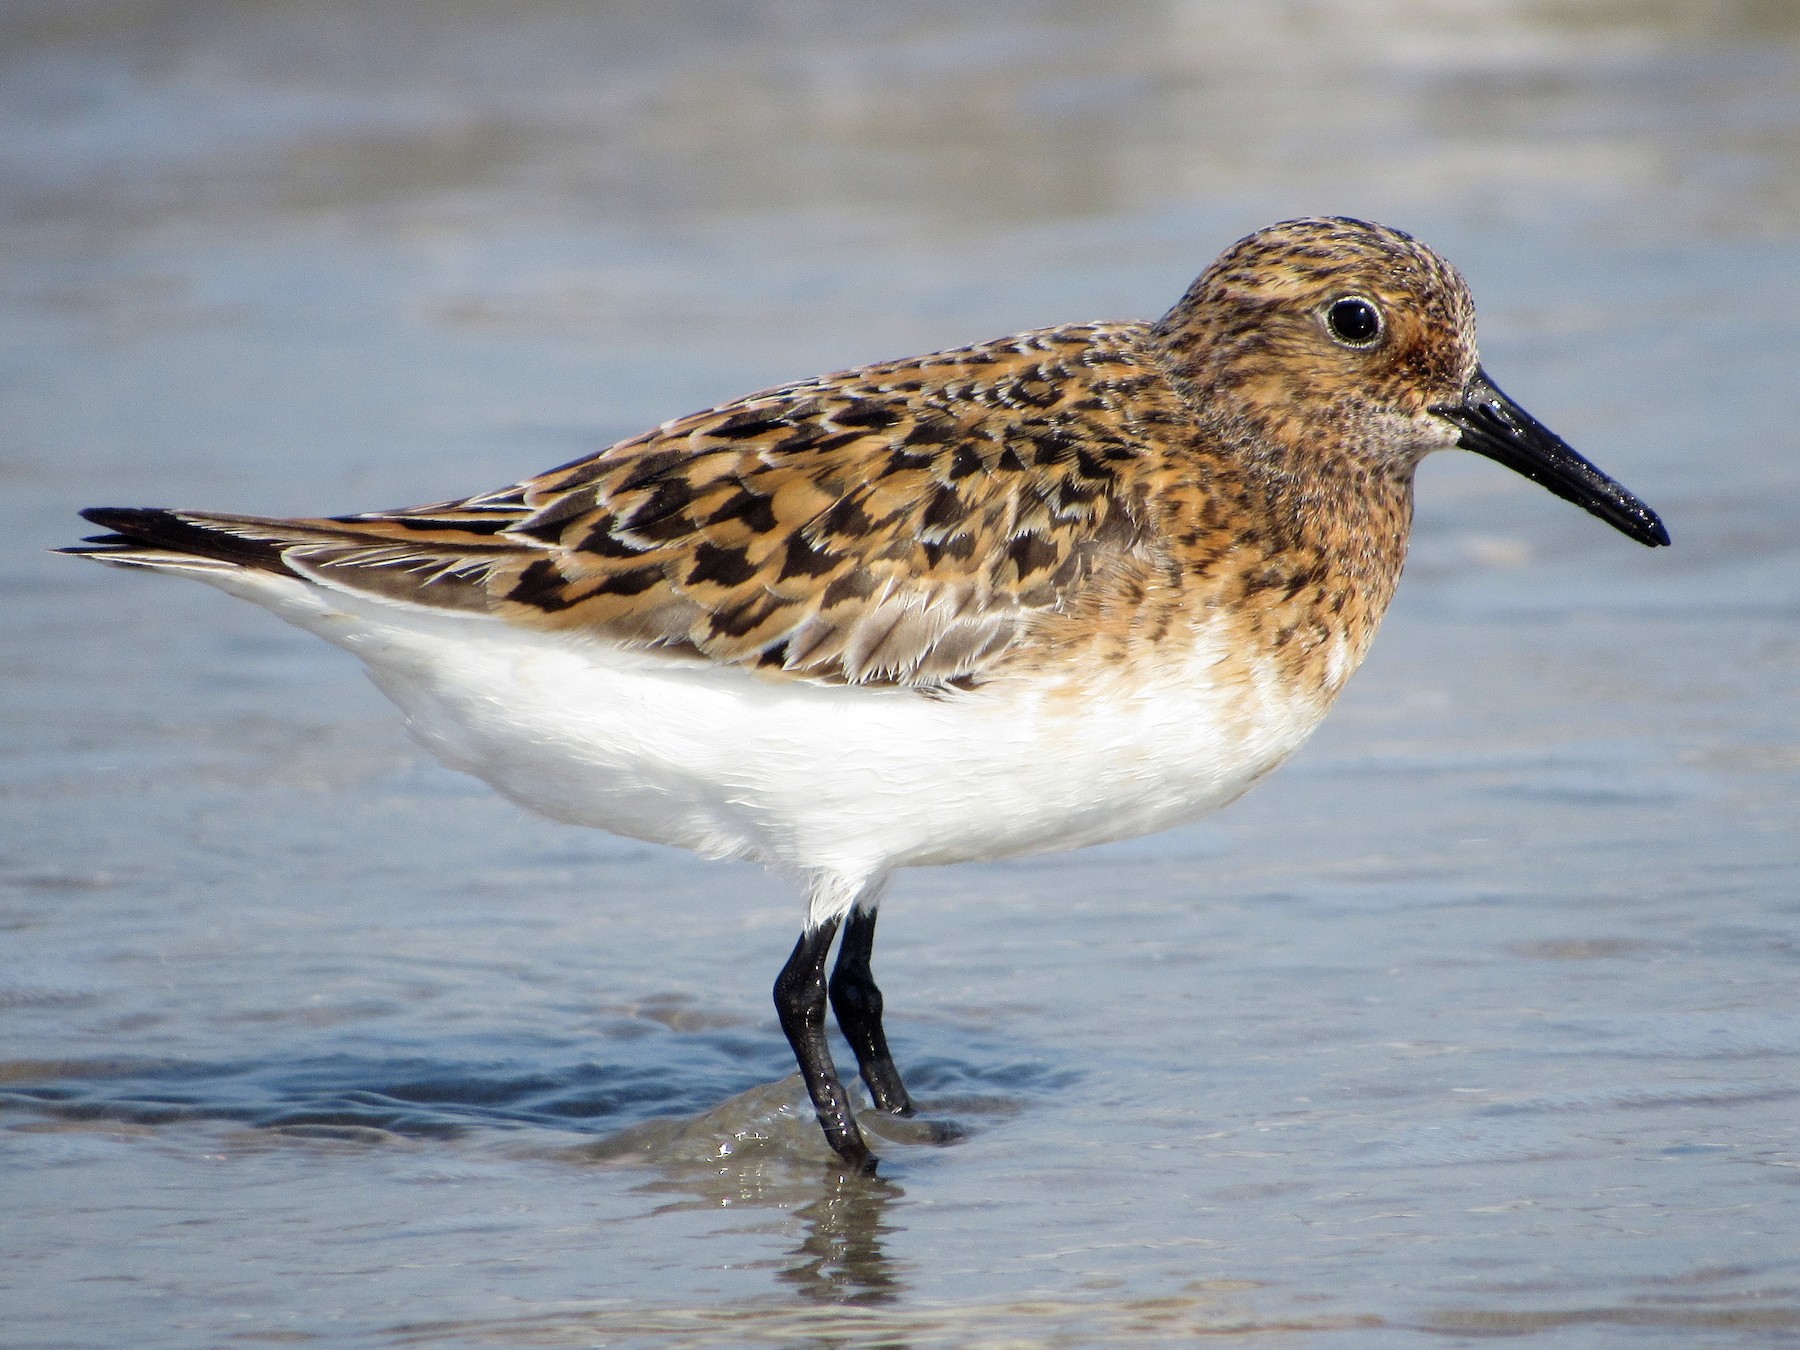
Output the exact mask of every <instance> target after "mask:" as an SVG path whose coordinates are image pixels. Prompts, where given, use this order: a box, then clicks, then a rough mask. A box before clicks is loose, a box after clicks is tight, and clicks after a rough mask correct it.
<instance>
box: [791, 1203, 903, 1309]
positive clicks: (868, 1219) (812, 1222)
mask: <svg viewBox="0 0 1800 1350" xmlns="http://www.w3.org/2000/svg"><path fill="white" fill-rule="evenodd" d="M903 1194H905V1192H904V1191H902V1190H901V1189H900V1187H898V1186H896V1185H895V1184H894V1183H893V1182H891V1181H883V1180H881V1179H880V1178H878V1177H838V1178H834V1179H833V1180H831V1181H829V1182H827V1183H826V1189H825V1194H823V1195H821V1196H820V1197H819V1198H818V1199H817V1200H814V1201H813V1202H812V1203H810V1204H807V1205H803V1206H801V1207H800V1208H799V1209H798V1210H796V1211H795V1215H796V1217H798V1218H799V1219H801V1220H802V1221H803V1222H804V1223H805V1225H806V1228H805V1235H804V1236H803V1237H802V1238H801V1240H800V1245H799V1247H798V1248H796V1249H795V1251H794V1261H793V1263H792V1264H790V1265H787V1266H784V1267H783V1268H782V1269H781V1271H780V1277H781V1278H782V1279H783V1280H785V1281H786V1282H787V1283H789V1284H791V1285H793V1287H794V1288H795V1289H797V1290H799V1292H800V1293H801V1294H803V1295H805V1296H806V1297H807V1298H809V1299H812V1300H813V1301H815V1302H818V1303H855V1304H880V1303H886V1302H889V1301H890V1300H892V1299H894V1298H896V1297H897V1296H899V1295H900V1294H902V1293H903V1292H905V1285H904V1284H903V1283H902V1281H901V1279H900V1277H899V1272H898V1268H897V1266H896V1264H895V1262H894V1261H893V1259H892V1258H891V1257H889V1256H888V1254H887V1251H886V1249H885V1247H884V1246H883V1239H884V1238H885V1237H886V1235H887V1234H888V1233H889V1232H890V1231H891V1228H890V1226H889V1225H888V1223H887V1221H886V1215H887V1208H888V1206H889V1205H890V1204H892V1203H893V1202H894V1201H895V1200H897V1199H899V1198H900V1197H901V1196H902V1195H903Z"/></svg>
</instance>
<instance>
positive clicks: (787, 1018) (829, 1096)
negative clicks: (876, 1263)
mask: <svg viewBox="0 0 1800 1350" xmlns="http://www.w3.org/2000/svg"><path fill="white" fill-rule="evenodd" d="M837 930H838V921H837V920H836V919H833V920H832V921H831V922H830V923H825V924H820V925H819V926H818V927H817V928H814V929H811V930H809V931H807V932H805V933H803V934H801V935H800V941H799V942H797V943H796V944H794V954H793V955H792V956H790V957H788V962H787V964H786V965H785V966H783V967H782V968H781V974H780V975H779V976H777V977H776V980H775V1015H776V1016H777V1017H779V1018H780V1019H781V1029H782V1031H783V1032H785V1033H786V1034H787V1038H788V1044H789V1045H791V1046H792V1047H793V1048H794V1058H795V1059H796V1060H797V1061H798V1062H799V1064H800V1076H801V1078H803V1079H804V1080H805V1081H806V1091H807V1094H808V1095H809V1096H811V1097H812V1103H813V1109H814V1110H816V1111H817V1112H818V1113H819V1126H820V1128H821V1129H823V1130H824V1131H825V1142H826V1143H828V1144H830V1145H831V1147H832V1150H833V1151H834V1152H835V1153H836V1154H837V1155H838V1157H840V1158H842V1159H843V1160H844V1165H845V1166H846V1167H847V1168H848V1169H849V1170H850V1172H851V1174H852V1175H855V1176H873V1175H874V1174H875V1166H876V1163H877V1162H878V1161H879V1160H878V1159H877V1158H876V1157H875V1155H874V1154H873V1153H871V1152H869V1146H868V1144H867V1143H865V1142H864V1141H863V1137H862V1131H861V1130H859V1129H858V1128H857V1126H856V1117H855V1116H853V1115H851V1114H850V1099H849V1097H848V1096H847V1095H846V1094H845V1092H844V1085H843V1083H842V1081H841V1080H839V1078H838V1074H837V1066H836V1065H834V1064H833V1063H832V1062H831V1050H830V1048H829V1047H827V1045H826V1044H825V954H826V953H827V952H828V951H830V950H831V939H832V938H833V937H835V936H836V935H837Z"/></svg>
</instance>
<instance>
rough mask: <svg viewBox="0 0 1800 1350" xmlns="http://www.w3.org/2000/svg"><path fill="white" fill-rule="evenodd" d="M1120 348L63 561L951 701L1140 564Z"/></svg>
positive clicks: (129, 537)
mask: <svg viewBox="0 0 1800 1350" xmlns="http://www.w3.org/2000/svg"><path fill="white" fill-rule="evenodd" d="M1138 352H1139V349H1138V347H1137V344H1136V340H1135V338H1134V337H1133V332H1132V329H1131V328H1128V327H1127V326H1123V325H1120V326H1110V325H1084V326H1078V327H1071V328H1066V329H1052V330H1046V331H1044V332H1040V333H1030V334H1024V335H1021V336H1019V337H1015V338H1010V339H1004V340H1002V341H1000V342H997V343H990V344H986V345H983V346H979V347H971V348H963V349H959V350H956V351H950V352H943V353H938V354H936V355H933V356H928V357H920V358H915V359H913V360H910V361H903V362H894V363H890V364H886V365H880V366H871V367H865V368H863V369H860V370H856V371H852V372H848V373H846V374H843V375H838V376H826V377H821V378H820V379H817V380H809V381H805V382H802V383H798V384H793V385H787V386H783V387H781V388H778V389H773V390H769V391H766V392H764V393H760V394H753V395H750V396H749V397H747V398H743V399H740V400H737V401H735V402H732V403H728V404H724V405H722V406H720V407H717V408H713V409H710V410H708V411H706V412H702V413H696V414H693V415H691V416H689V417H684V418H680V419H678V420H676V421H672V422H668V423H665V424H664V425H662V426H660V427H658V428H656V429H655V430H653V431H650V432H647V433H645V434H644V435H642V436H638V437H635V438H633V439H631V440H627V441H622V442H620V443H619V444H617V445H614V446H611V447H609V448H608V449H606V450H603V451H601V452H599V453H598V454H595V455H592V456H590V457H588V458H586V459H581V460H577V461H575V462H574V463H571V464H567V465H564V466H563V467H561V468H558V469H553V470H551V471H549V472H548V473H545V474H542V475H540V476H538V477H536V478H532V479H528V480H526V481H525V482H522V483H519V484H516V485H514V486H513V487H510V488H507V489H503V490H501V491H499V492H494V493H488V494H484V495H481V496H476V497H470V498H467V499H464V500H461V501H454V502H446V503H440V504H437V505H432V506H422V507H413V508H408V509H404V510H397V511H384V512H371V513H368V514H365V515H356V516H344V517H333V518H320V519H294V520H267V519H261V518H254V517H243V516H227V515H221V514H209V513H203V512H157V513H147V512H126V511H112V510H98V511H95V512H93V513H91V514H90V519H93V520H95V521H97V522H98V523H100V524H102V525H106V526H108V527H110V528H112V529H115V530H117V531H119V533H118V535H116V536H113V537H111V538H109V539H101V540H98V541H93V542H92V543H91V544H90V546H89V547H88V548H87V549H86V550H84V551H86V552H89V553H94V554H97V555H99V556H101V557H103V558H105V557H106V556H108V553H109V551H110V553H111V554H112V555H113V560H114V561H134V560H135V561H144V559H143V557H142V556H139V557H138V558H136V559H132V558H127V557H125V556H121V555H123V554H125V553H126V552H128V551H129V550H130V549H133V548H135V549H137V550H139V553H140V555H141V553H142V550H143V548H144V547H145V546H146V545H150V546H151V547H154V548H161V549H164V550H174V551H176V552H178V553H187V554H195V555H200V556H201V558H203V559H207V560H209V561H213V562H217V561H223V562H226V563H229V564H233V565H238V566H266V567H276V568H280V569H285V570H289V571H292V572H295V573H297V574H299V575H302V576H304V577H307V578H309V579H311V580H313V581H316V582H318V583H320V584H323V585H327V586H331V587H337V588H344V589H347V590H351V591H358V592H364V593H370V594H374V595H378V596H381V597H385V598H387V599H390V600H397V601H403V602H406V603H411V604H417V605H422V606H427V607H434V608H441V609H449V610H459V611H474V612H479V613H486V614H493V615H497V616H499V617H500V618H503V619H505V620H508V621H511V622H514V623H519V624H523V625H527V626H531V627H536V628H544V629H559V630H574V631H580V632H584V633H588V634H592V635H594V636H596V637H599V638H602V639H604V640H607V641H611V642H616V643H620V644H624V645H628V646H636V647H643V648H655V649H661V650H664V651H666V652H668V653H669V654H670V655H672V656H687V657H690V658H695V659H701V660H705V661H710V662H719V663H727V664H733V665H740V666H745V667H750V668H754V669H756V670H758V671H759V672H762V673H764V674H767V675H769V676H771V677H776V678H781V677H788V678H800V679H812V680H824V681H833V682H848V683H863V684H898V685H915V686H944V685H956V684H968V683H973V682H977V681H979V680H980V678H981V677H982V675H983V673H984V671H986V670H988V669H989V668H990V667H991V666H992V665H993V664H994V663H995V662H996V661H997V660H998V659H999V658H1000V657H1001V656H1002V655H1003V654H1004V653H1005V652H1006V651H1007V650H1008V648H1009V647H1011V646H1012V645H1013V644H1015V643H1017V642H1019V641H1020V640H1021V638H1022V637H1023V636H1024V634H1025V633H1026V631H1027V629H1028V627H1029V626H1030V624H1031V623H1032V622H1033V620H1034V618H1037V617H1041V616H1044V615H1047V614H1052V613H1056V612H1066V610H1067V608H1068V607H1069V606H1070V605H1071V604H1072V603H1074V602H1075V600H1076V599H1077V597H1078V596H1079V595H1080V594H1081V593H1082V592H1083V590H1084V588H1087V587H1089V586H1091V585H1092V584H1094V582H1095V579H1096V578H1098V577H1101V576H1104V575H1106V574H1108V573H1109V572H1117V571H1118V570H1119V569H1121V568H1127V569H1129V568H1132V567H1142V566H1144V565H1147V564H1148V563H1150V561H1151V558H1150V556H1149V555H1150V553H1151V552H1153V551H1154V550H1153V549H1152V546H1151V544H1150V543H1149V541H1148V535H1147V532H1146V529H1145V513H1146V503H1145V499H1144V494H1143V493H1142V491H1140V490H1138V489H1136V488H1134V486H1133V484H1134V482H1135V481H1137V480H1138V479H1139V475H1138V473H1137V472H1136V470H1137V469H1138V468H1139V466H1140V461H1141V460H1142V459H1143V458H1144V455H1145V450H1144V445H1145V440H1146V437H1148V436H1150V435H1153V434H1154V432H1153V429H1151V428H1149V427H1147V426H1143V425H1140V423H1141V422H1142V420H1143V412H1144V409H1145V408H1146V407H1147V406H1149V407H1154V406H1157V405H1159V400H1158V399H1157V398H1154V397H1152V398H1148V399H1146V397H1145V391H1146V389H1148V388H1150V387H1151V386H1160V381H1161V376H1160V373H1159V372H1158V371H1157V370H1156V369H1155V368H1154V366H1153V365H1151V364H1149V363H1148V361H1147V360H1146V359H1145V358H1143V357H1142V356H1141V355H1139V354H1138ZM152 514H154V516H155V517H157V520H156V521H155V522H151V521H149V520H147V519H146V517H149V516H151V515H152ZM159 532H160V533H159ZM209 537H210V539H211V540H212V541H214V542H213V543H212V545H211V546H210V548H209V546H208V539H209Z"/></svg>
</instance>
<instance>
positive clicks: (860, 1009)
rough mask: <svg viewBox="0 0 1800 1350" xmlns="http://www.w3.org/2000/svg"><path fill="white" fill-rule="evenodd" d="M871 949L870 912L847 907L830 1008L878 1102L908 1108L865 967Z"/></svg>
mask: <svg viewBox="0 0 1800 1350" xmlns="http://www.w3.org/2000/svg"><path fill="white" fill-rule="evenodd" d="M874 949H875V913H874V911H873V910H860V909H858V910H852V911H851V913H850V922H849V923H847V924H846V925H845V926H844V942H843V945H842V946H841V947H840V948H839V949H838V959H837V966H836V968H835V969H834V970H833V971H832V972H831V1010H832V1011H833V1012H835V1013H836V1014H837V1021H838V1029H839V1030H840V1031H842V1032H843V1033H844V1039H845V1040H847V1041H849V1042H850V1048H851V1049H852V1050H854V1051H855V1052H856V1065H857V1068H858V1069H860V1070H861V1071H862V1080H863V1082H864V1083H865V1084H866V1085H867V1086H868V1089H869V1096H870V1097H872V1098H874V1100H875V1105H876V1107H877V1108H879V1109H880V1110H883V1111H887V1112H889V1113H890V1114H892V1115H896V1116H910V1115H912V1114H913V1103H912V1098H911V1097H910V1096H908V1095H907V1092H906V1084H905V1083H903V1082H901V1081H900V1070H899V1069H897V1068H895V1067H894V1057H893V1056H892V1055H891V1054H889V1053H888V1043H887V1033H886V1032H884V1031H883V1030H882V1029H881V1006H882V1005H881V990H879V989H877V988H876V987H875V976H874V974H873V973H872V972H871V971H870V969H869V955H870V953H871V952H873V951H874Z"/></svg>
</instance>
